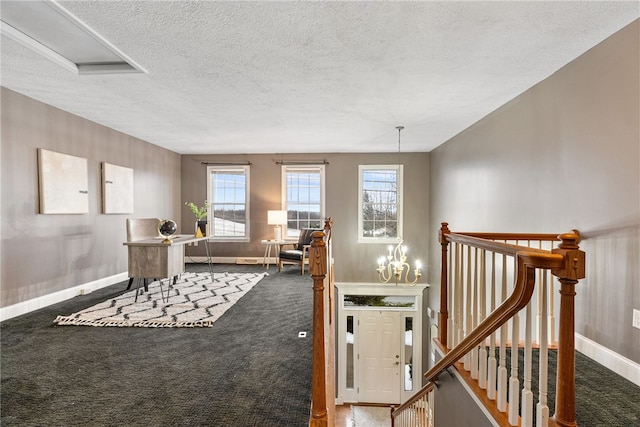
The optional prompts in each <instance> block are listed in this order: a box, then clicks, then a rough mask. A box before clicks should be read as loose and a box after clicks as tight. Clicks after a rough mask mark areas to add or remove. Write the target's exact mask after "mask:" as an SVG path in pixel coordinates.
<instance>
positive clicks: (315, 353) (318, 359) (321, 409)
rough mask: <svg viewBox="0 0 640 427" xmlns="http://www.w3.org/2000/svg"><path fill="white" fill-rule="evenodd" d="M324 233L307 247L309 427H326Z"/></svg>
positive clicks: (316, 232)
mask: <svg viewBox="0 0 640 427" xmlns="http://www.w3.org/2000/svg"><path fill="white" fill-rule="evenodd" d="M324 236H325V234H324V233H323V232H322V231H315V232H314V233H313V234H312V237H313V241H312V242H311V247H310V248H309V272H310V273H311V278H312V279H313V350H312V359H311V370H312V372H311V420H310V421H309V425H310V426H311V427H325V426H327V392H326V380H325V348H324V279H325V276H326V275H327V250H326V244H325V242H324Z"/></svg>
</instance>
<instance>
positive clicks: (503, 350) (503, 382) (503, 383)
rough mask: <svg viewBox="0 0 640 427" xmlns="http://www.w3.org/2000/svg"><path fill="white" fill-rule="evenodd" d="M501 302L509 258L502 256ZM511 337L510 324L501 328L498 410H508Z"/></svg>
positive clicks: (503, 297) (505, 287)
mask: <svg viewBox="0 0 640 427" xmlns="http://www.w3.org/2000/svg"><path fill="white" fill-rule="evenodd" d="M501 292H502V294H501V295H500V300H501V301H504V300H505V298H506V297H507V257H506V255H502V282H501ZM508 336H509V322H506V323H505V324H504V325H502V326H501V327H500V365H499V368H498V410H499V411H501V412H506V410H507V390H508V387H507V338H508Z"/></svg>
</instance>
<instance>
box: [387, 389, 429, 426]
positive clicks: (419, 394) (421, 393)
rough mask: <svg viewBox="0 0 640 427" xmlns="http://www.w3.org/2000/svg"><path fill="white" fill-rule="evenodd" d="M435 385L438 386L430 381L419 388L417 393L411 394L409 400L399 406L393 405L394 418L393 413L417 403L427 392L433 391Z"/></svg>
mask: <svg viewBox="0 0 640 427" xmlns="http://www.w3.org/2000/svg"><path fill="white" fill-rule="evenodd" d="M435 386H436V385H435V383H433V382H428V383H427V384H426V385H425V386H423V387H422V388H421V389H420V390H418V391H417V392H416V394H414V395H413V396H411V397H410V398H409V400H407V401H406V402H404V403H403V404H402V405H400V406H398V407H393V408H392V410H391V414H392V418H393V414H394V413H400V412H402V411H404V410H405V409H407V408H409V407H410V406H411V405H413V404H414V403H416V402H417V401H418V400H420V399H422V398H423V397H424V395H425V394H427V393H429V392H431V391H432V390H433V389H434V387H435Z"/></svg>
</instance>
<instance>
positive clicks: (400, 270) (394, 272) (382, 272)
mask: <svg viewBox="0 0 640 427" xmlns="http://www.w3.org/2000/svg"><path fill="white" fill-rule="evenodd" d="M402 243H403V242H402V240H401V241H400V242H399V243H398V244H397V245H396V247H395V248H394V247H393V246H392V245H389V247H388V249H389V253H388V254H387V255H386V256H381V257H380V258H378V268H377V271H378V279H380V282H382V283H389V282H390V281H391V279H394V280H395V282H396V286H398V283H400V282H404V283H405V284H407V285H415V284H416V283H418V279H420V276H422V264H421V263H420V261H416V262H415V267H414V269H413V279H410V276H411V267H410V266H409V264H408V263H407V247H406V246H404V245H403V244H402Z"/></svg>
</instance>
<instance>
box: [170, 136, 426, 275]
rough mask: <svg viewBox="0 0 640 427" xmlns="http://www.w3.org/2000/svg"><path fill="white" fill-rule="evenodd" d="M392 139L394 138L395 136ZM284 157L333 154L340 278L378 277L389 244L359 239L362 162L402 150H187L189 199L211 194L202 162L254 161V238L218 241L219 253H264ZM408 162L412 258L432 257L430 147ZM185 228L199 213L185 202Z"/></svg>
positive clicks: (330, 195)
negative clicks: (200, 152) (226, 152)
mask: <svg viewBox="0 0 640 427" xmlns="http://www.w3.org/2000/svg"><path fill="white" fill-rule="evenodd" d="M389 143H390V145H391V144H392V141H389ZM280 160H285V161H287V160H290V161H295V160H298V161H300V160H307V161H311V160H327V161H328V162H329V164H328V165H326V167H325V178H326V198H327V200H326V214H327V215H328V216H331V217H332V218H333V220H334V228H333V237H334V238H333V252H334V257H335V274H336V280H338V281H344V282H350V281H351V282H356V281H357V282H371V281H377V273H376V271H375V269H376V267H377V265H376V262H377V259H378V257H379V256H380V255H383V254H385V253H386V247H387V245H386V244H362V243H360V244H359V243H357V234H358V165H361V164H363V165H367V164H369V165H371V164H396V163H397V162H398V154H397V153H390V154H384V153H382V154H380V153H378V154H331V153H328V154H304V155H300V154H295V155H294V154H290V155H287V154H284V155H283V154H278V155H269V154H255V155H219V156H214V155H208V156H203V155H184V156H182V198H183V201H193V202H198V203H201V202H202V201H203V200H204V199H205V197H206V185H207V181H206V166H203V165H202V164H201V163H202V162H238V161H250V162H251V182H250V186H251V200H250V206H251V207H250V209H251V231H250V233H251V242H250V243H224V244H215V243H214V244H213V245H212V246H211V247H212V251H213V255H214V256H216V257H250V256H251V257H261V256H262V255H263V254H264V246H262V245H261V244H260V240H262V239H269V238H271V237H272V236H273V228H272V226H269V225H267V210H269V209H280V207H281V183H280V181H281V166H280V165H278V164H276V161H280ZM400 162H401V163H402V164H403V165H404V197H405V212H404V221H405V223H404V238H405V242H406V244H407V245H408V246H409V250H410V253H409V259H410V261H411V260H413V259H414V257H417V258H420V259H421V260H422V261H423V263H426V261H427V245H428V243H427V242H428V241H427V238H428V235H429V230H428V229H427V228H426V226H425V225H426V224H428V222H427V221H428V210H429V204H428V198H429V194H428V188H429V153H403V154H402V155H401V156H400ZM182 218H183V223H182V227H183V228H184V229H186V228H188V227H191V228H193V215H192V214H191V212H190V211H189V210H188V209H187V208H186V207H184V206H183V211H182ZM203 253H204V249H203V248H197V249H196V248H189V252H188V254H189V255H202V254H203Z"/></svg>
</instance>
